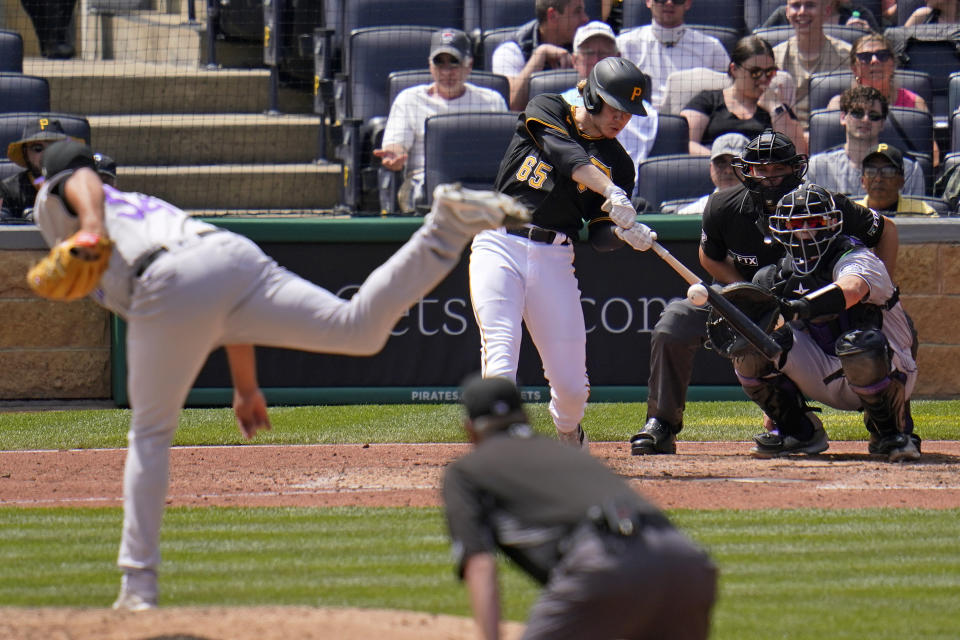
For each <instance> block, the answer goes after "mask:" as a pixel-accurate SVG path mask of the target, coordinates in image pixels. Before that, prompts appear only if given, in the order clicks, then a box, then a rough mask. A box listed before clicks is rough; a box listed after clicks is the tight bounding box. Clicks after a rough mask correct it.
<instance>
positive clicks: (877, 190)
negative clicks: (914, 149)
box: [858, 143, 937, 216]
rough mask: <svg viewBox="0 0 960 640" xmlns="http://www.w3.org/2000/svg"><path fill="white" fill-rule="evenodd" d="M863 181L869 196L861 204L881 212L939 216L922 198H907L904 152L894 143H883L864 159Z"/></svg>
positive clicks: (860, 201)
mask: <svg viewBox="0 0 960 640" xmlns="http://www.w3.org/2000/svg"><path fill="white" fill-rule="evenodd" d="M861 181H862V182H861V184H862V185H863V189H864V191H866V192H867V195H866V196H865V197H864V198H863V199H862V200H859V201H858V202H859V204H862V205H863V206H865V207H870V208H871V209H873V210H874V211H879V212H881V213H888V214H889V213H893V214H896V215H921V216H936V215H937V211H936V210H935V209H934V208H933V207H931V206H930V205H929V204H927V203H926V202H924V201H923V200H916V199H914V198H905V197H904V196H902V195H901V194H900V190H901V189H902V188H903V182H904V180H903V153H902V152H901V151H900V149H898V148H896V147H895V146H893V145H890V144H885V143H880V144H878V145H877V146H876V147H874V148H873V149H871V150H870V152H869V153H867V155H866V156H865V157H864V159H863V177H862V178H861Z"/></svg>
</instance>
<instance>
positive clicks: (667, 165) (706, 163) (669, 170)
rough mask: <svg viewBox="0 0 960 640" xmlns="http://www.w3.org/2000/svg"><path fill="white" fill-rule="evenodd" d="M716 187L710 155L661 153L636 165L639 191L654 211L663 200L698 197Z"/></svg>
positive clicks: (639, 194) (638, 193)
mask: <svg viewBox="0 0 960 640" xmlns="http://www.w3.org/2000/svg"><path fill="white" fill-rule="evenodd" d="M713 190H714V185H713V182H712V181H711V180H710V158H709V157H708V156H692V155H689V154H677V155H667V156H659V157H656V158H647V159H646V160H644V161H643V162H641V163H640V166H638V167H637V195H638V196H640V197H641V198H643V199H644V200H646V201H647V204H648V206H649V207H650V208H652V209H653V210H654V211H659V210H660V206H661V204H663V203H666V202H669V201H673V200H692V199H696V198H699V197H700V196H702V195H704V194H706V193H710V192H711V191H713Z"/></svg>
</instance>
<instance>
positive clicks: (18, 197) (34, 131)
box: [0, 118, 68, 224]
mask: <svg viewBox="0 0 960 640" xmlns="http://www.w3.org/2000/svg"><path fill="white" fill-rule="evenodd" d="M67 138H68V136H67V134H66V133H65V132H64V130H63V127H62V126H61V125H60V121H59V120H48V119H47V118H37V119H36V120H31V121H30V123H28V124H27V125H26V126H25V127H24V128H23V134H22V135H21V136H20V139H19V140H15V141H13V142H11V143H10V144H9V146H7V158H8V159H9V160H10V161H11V162H13V163H14V164H18V165H20V166H21V167H23V171H19V172H17V173H15V174H14V175H12V176H10V177H9V178H7V179H5V180H3V181H2V182H0V221H2V222H4V223H7V224H9V223H11V222H30V221H31V217H30V212H31V210H32V209H33V201H34V200H36V198H37V191H38V190H39V189H40V187H39V185H38V184H37V180H38V179H39V178H40V177H42V175H43V172H42V170H41V168H40V166H41V164H40V161H41V160H42V159H43V152H44V150H45V149H46V148H47V147H48V146H50V145H51V144H53V143H54V142H56V141H57V140H66V139H67Z"/></svg>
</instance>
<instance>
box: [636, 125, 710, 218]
mask: <svg viewBox="0 0 960 640" xmlns="http://www.w3.org/2000/svg"><path fill="white" fill-rule="evenodd" d="M689 150H690V125H689V124H687V119H686V118H684V117H683V116H676V115H671V114H666V113H661V114H660V117H659V118H658V119H657V137H656V138H654V140H653V146H652V147H651V148H650V153H649V154H648V157H651V158H652V157H653V156H667V155H675V154H685V153H687V152H689ZM703 193H706V191H704V192H703ZM703 193H701V194H699V195H698V196H697V197H699V196H702V195H703ZM678 197H679V196H678ZM671 199H672V198H663V200H671ZM659 202H660V200H658V201H657V203H659Z"/></svg>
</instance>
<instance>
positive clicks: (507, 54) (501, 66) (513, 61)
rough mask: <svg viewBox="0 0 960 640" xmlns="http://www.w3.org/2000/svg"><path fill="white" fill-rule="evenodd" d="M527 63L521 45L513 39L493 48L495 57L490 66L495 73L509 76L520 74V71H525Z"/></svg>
mask: <svg viewBox="0 0 960 640" xmlns="http://www.w3.org/2000/svg"><path fill="white" fill-rule="evenodd" d="M526 65H527V61H526V60H525V59H524V57H523V51H521V50H520V45H518V44H517V43H516V42H514V41H513V40H508V41H506V42H501V43H500V45H499V46H497V48H496V49H494V50H493V58H492V60H491V62H490V66H491V67H492V71H493V72H494V73H497V74H499V75H501V76H507V77H508V78H509V77H510V76H516V75H520V72H521V71H523V68H524V67H525V66H526Z"/></svg>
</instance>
